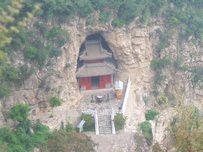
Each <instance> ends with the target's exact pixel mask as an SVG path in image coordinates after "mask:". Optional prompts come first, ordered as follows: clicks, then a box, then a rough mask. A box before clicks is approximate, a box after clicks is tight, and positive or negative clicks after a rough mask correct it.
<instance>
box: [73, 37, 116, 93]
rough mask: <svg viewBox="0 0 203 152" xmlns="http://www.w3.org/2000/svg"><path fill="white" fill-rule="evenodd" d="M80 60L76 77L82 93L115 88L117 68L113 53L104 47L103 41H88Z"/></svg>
mask: <svg viewBox="0 0 203 152" xmlns="http://www.w3.org/2000/svg"><path fill="white" fill-rule="evenodd" d="M78 60H79V61H78V62H80V66H78V68H77V72H76V77H77V80H78V84H79V89H80V90H81V91H83V90H95V89H105V88H113V86H114V75H115V72H116V67H115V63H114V62H113V61H114V59H113V55H112V53H111V52H109V51H107V50H106V49H104V48H103V47H102V43H101V40H87V41H86V42H85V43H84V50H83V51H82V52H81V53H80V55H79V59H78Z"/></svg>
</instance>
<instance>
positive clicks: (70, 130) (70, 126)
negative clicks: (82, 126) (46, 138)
mask: <svg viewBox="0 0 203 152" xmlns="http://www.w3.org/2000/svg"><path fill="white" fill-rule="evenodd" d="M65 130H66V131H67V132H73V131H74V130H75V128H74V127H73V125H72V124H71V123H69V122H68V123H67V124H66V127H65Z"/></svg>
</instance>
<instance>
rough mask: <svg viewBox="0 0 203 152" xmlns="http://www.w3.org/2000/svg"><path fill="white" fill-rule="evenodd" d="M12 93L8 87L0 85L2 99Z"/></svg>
mask: <svg viewBox="0 0 203 152" xmlns="http://www.w3.org/2000/svg"><path fill="white" fill-rule="evenodd" d="M10 92H11V90H10V88H9V87H8V86H7V85H3V84H2V85H0V98H3V97H6V96H8V95H9V94H10Z"/></svg>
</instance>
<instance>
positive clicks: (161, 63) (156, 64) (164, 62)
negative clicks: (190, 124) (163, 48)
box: [150, 58, 171, 71]
mask: <svg viewBox="0 0 203 152" xmlns="http://www.w3.org/2000/svg"><path fill="white" fill-rule="evenodd" d="M170 63H171V61H170V58H164V59H160V58H153V59H152V61H151V63H150V67H151V69H152V70H154V71H161V70H162V69H164V68H166V67H167V66H168V65H170Z"/></svg>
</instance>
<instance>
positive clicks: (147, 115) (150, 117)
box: [145, 109, 159, 120]
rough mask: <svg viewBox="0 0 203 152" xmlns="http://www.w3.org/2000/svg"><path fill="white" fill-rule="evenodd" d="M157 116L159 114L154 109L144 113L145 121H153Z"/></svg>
mask: <svg viewBox="0 0 203 152" xmlns="http://www.w3.org/2000/svg"><path fill="white" fill-rule="evenodd" d="M158 115H159V112H157V111H156V110H155V109H150V110H147V112H146V113H145V118H146V120H154V119H155V118H156V116H158Z"/></svg>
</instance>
